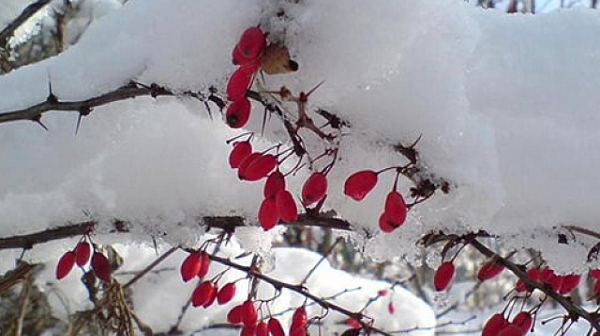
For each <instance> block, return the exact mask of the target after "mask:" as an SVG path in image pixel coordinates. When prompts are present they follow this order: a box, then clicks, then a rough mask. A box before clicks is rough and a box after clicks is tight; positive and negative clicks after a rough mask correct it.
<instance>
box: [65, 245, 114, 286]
mask: <svg viewBox="0 0 600 336" xmlns="http://www.w3.org/2000/svg"><path fill="white" fill-rule="evenodd" d="M90 255H91V256H92V258H91V259H92V262H91V269H92V270H93V271H94V274H96V277H98V279H100V280H102V281H105V282H110V276H111V269H110V263H109V262H108V258H106V257H105V256H104V254H102V253H100V252H98V251H97V250H96V247H95V246H94V254H93V255H92V247H91V245H90V243H88V242H87V241H86V240H85V238H84V240H82V241H80V242H79V243H78V244H77V245H76V246H75V248H74V249H73V250H71V251H67V252H65V253H64V254H63V255H62V256H61V257H60V259H59V260H58V264H57V265H56V279H58V280H61V279H62V278H64V277H66V276H67V275H68V274H69V273H70V272H71V270H72V269H73V267H74V266H75V264H77V266H79V267H83V266H85V265H86V264H87V263H88V261H90Z"/></svg>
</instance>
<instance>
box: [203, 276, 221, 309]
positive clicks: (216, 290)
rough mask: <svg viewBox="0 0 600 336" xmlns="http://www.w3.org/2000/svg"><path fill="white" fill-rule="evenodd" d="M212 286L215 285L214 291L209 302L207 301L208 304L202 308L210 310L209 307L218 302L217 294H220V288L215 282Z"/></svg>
mask: <svg viewBox="0 0 600 336" xmlns="http://www.w3.org/2000/svg"><path fill="white" fill-rule="evenodd" d="M212 285H213V291H212V293H211V294H210V297H209V298H208V301H206V303H205V304H203V305H202V307H204V308H208V307H210V306H212V305H213V303H215V301H216V300H217V293H218V292H219V286H218V285H217V284H216V283H214V282H213V283H212Z"/></svg>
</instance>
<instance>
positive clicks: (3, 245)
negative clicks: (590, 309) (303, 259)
mask: <svg viewBox="0 0 600 336" xmlns="http://www.w3.org/2000/svg"><path fill="white" fill-rule="evenodd" d="M330 215H331V214H329V213H324V214H320V215H319V216H316V217H315V216H308V215H306V214H303V215H300V216H298V220H297V221H295V222H293V223H289V224H286V223H283V222H280V223H279V225H287V226H291V225H299V226H313V227H323V228H331V229H338V230H346V231H348V230H351V227H350V223H348V222H347V221H345V220H343V219H338V218H332V217H330ZM202 219H203V221H201V222H199V225H201V226H205V227H206V229H207V230H210V229H212V228H217V229H222V230H225V231H227V232H234V231H235V229H236V228H237V227H241V226H248V225H247V224H246V223H245V220H244V218H243V217H239V216H220V217H219V216H215V217H203V218H202ZM97 225H98V222H96V221H87V222H82V223H77V224H70V225H65V226H61V227H58V228H52V229H47V230H43V231H39V232H35V233H31V234H25V235H18V236H12V237H5V238H0V250H5V249H18V248H22V249H31V248H32V247H33V246H34V245H37V244H42V243H47V242H50V241H53V240H60V239H65V238H69V237H75V236H81V235H85V234H88V233H90V232H92V231H93V230H94V228H95V227H96V226H97ZM114 226H115V228H116V229H115V231H117V232H126V231H127V229H126V226H127V223H126V222H124V221H120V220H115V221H114Z"/></svg>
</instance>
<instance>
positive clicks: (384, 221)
mask: <svg viewBox="0 0 600 336" xmlns="http://www.w3.org/2000/svg"><path fill="white" fill-rule="evenodd" d="M397 227H398V226H396V225H394V224H393V223H392V221H390V219H389V217H388V215H387V214H386V213H385V212H384V213H382V214H381V216H379V228H380V229H381V231H383V232H386V233H389V232H392V231H394V230H395V229H396V228H397Z"/></svg>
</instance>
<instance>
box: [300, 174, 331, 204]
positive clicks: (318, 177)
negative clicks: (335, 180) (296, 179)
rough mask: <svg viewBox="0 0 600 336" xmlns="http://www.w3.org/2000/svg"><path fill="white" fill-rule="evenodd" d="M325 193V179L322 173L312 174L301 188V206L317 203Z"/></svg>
mask: <svg viewBox="0 0 600 336" xmlns="http://www.w3.org/2000/svg"><path fill="white" fill-rule="evenodd" d="M325 193H327V177H325V175H323V173H319V172H316V173H313V174H312V175H310V177H309V178H308V179H307V180H306V182H304V186H302V204H304V205H311V204H313V203H316V202H319V201H320V200H322V199H323V197H325Z"/></svg>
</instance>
